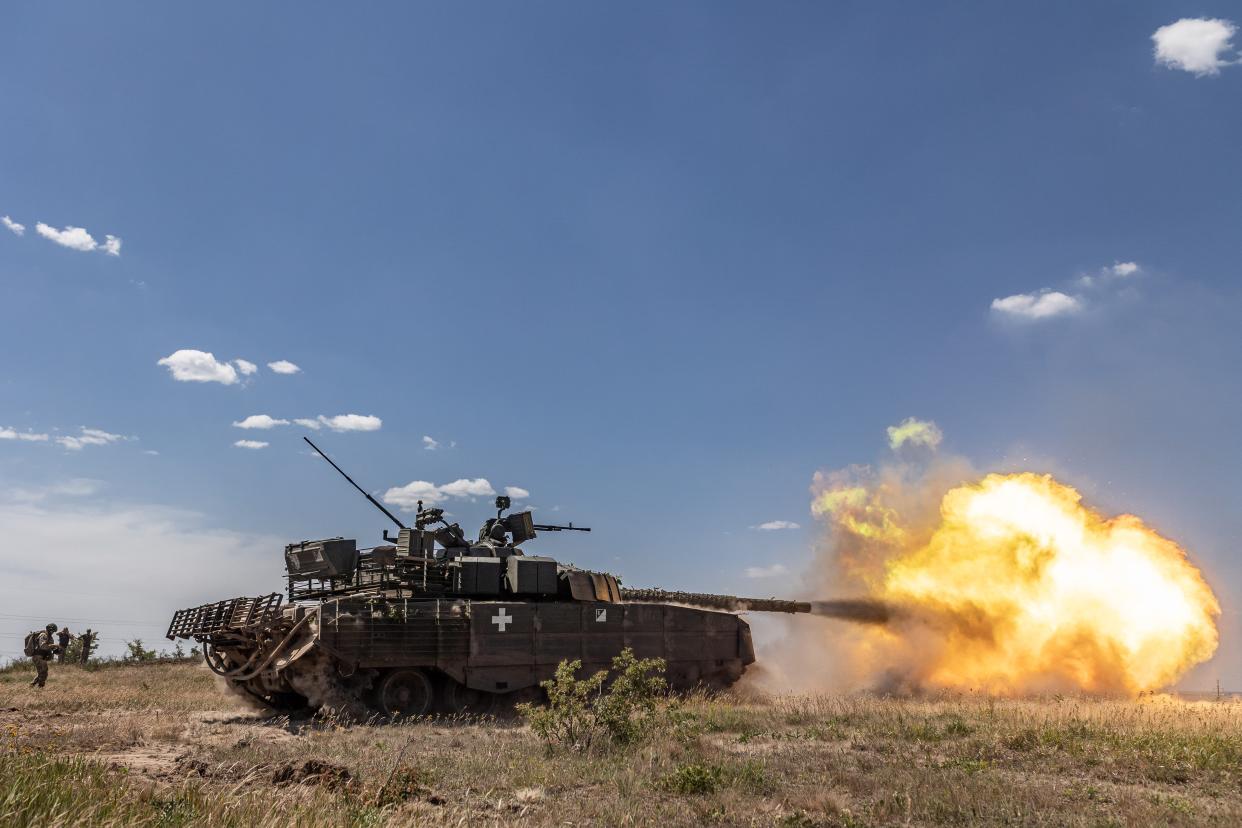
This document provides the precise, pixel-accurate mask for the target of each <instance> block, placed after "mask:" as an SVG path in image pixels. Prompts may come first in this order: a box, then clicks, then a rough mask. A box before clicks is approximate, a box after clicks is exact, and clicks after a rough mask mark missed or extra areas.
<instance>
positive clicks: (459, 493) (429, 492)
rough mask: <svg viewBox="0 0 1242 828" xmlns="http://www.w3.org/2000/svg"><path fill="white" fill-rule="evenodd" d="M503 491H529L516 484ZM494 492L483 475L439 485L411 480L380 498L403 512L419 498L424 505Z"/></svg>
mask: <svg viewBox="0 0 1242 828" xmlns="http://www.w3.org/2000/svg"><path fill="white" fill-rule="evenodd" d="M505 491H506V492H508V493H509V496H510V497H512V498H515V499H520V498H522V497H529V496H530V492H527V491H526V490H525V489H521V488H518V487H517V486H510V487H508V488H507V489H506V490H505ZM515 492H521V493H522V494H521V495H518V494H515ZM494 494H496V490H495V489H493V488H492V484H491V483H489V482H488V481H487V479H486V478H483V477H479V478H475V479H473V480H469V479H466V478H462V479H460V480H454V481H453V482H452V483H445V484H443V485H440V486H437V485H436V484H435V483H430V482H428V481H426V480H412V481H410V482H409V483H406V484H405V485H404V486H394V487H393V488H391V489H389V490H388V491H386V492H384V495H383V498H382V500H383V501H384V502H385V503H391V504H393V505H394V506H397V507H399V508H400V509H401V510H402V511H404V512H412V511H414V510H415V509H416V508H418V501H420V500H421V501H422V502H423V503H424V504H425V505H429V504H434V503H442V502H444V501H445V500H447V499H449V498H450V497H457V498H467V497H491V496H492V495H494Z"/></svg>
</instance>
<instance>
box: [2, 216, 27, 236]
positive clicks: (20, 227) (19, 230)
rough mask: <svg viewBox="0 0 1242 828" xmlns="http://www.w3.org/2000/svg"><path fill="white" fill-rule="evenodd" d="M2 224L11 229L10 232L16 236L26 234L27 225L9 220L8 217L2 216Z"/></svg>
mask: <svg viewBox="0 0 1242 828" xmlns="http://www.w3.org/2000/svg"><path fill="white" fill-rule="evenodd" d="M0 224H3V225H4V226H5V227H7V228H9V229H10V230H12V231H13V233H14V234H16V235H18V236H20V235H22V234H24V233H25V232H26V225H24V224H18V223H17V222H15V221H13V219H11V218H9V217H8V216H0Z"/></svg>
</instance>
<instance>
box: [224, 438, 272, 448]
mask: <svg viewBox="0 0 1242 828" xmlns="http://www.w3.org/2000/svg"><path fill="white" fill-rule="evenodd" d="M233 445H235V446H237V447H238V448H244V449H262V448H267V447H268V446H269V445H271V444H270V443H265V442H263V441H262V440H238V441H237V442H236V443H234V444H233Z"/></svg>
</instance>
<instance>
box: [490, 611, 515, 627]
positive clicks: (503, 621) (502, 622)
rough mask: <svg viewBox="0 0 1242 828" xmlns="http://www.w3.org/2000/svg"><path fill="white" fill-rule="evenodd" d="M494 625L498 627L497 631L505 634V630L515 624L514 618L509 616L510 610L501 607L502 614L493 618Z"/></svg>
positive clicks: (499, 613)
mask: <svg viewBox="0 0 1242 828" xmlns="http://www.w3.org/2000/svg"><path fill="white" fill-rule="evenodd" d="M492 623H493V624H495V625H496V629H498V630H500V631H501V632H504V631H505V628H506V627H508V626H509V625H510V624H512V623H513V616H512V615H510V614H509V612H508V610H506V609H505V608H504V607H501V608H500V612H498V613H496V614H495V615H493V616H492Z"/></svg>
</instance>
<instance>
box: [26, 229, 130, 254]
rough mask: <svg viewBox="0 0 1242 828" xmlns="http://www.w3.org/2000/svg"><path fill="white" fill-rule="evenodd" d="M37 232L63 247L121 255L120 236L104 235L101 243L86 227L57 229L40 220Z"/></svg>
mask: <svg viewBox="0 0 1242 828" xmlns="http://www.w3.org/2000/svg"><path fill="white" fill-rule="evenodd" d="M9 229H12V228H9ZM23 229H24V228H23ZM35 232H37V233H38V234H39V235H40V236H42V237H43V238H45V239H49V240H51V241H54V242H56V243H57V244H59V245H60V246H61V247H68V248H69V249H70V250H80V251H82V252H83V253H89V252H91V251H92V250H102V251H103V252H104V253H107V254H108V255H109V256H119V255H121V240H120V239H119V238H117V237H116V236H104V243H103V244H102V245H100V243H99V242H97V241H95V237H94V236H92V235H91V234H90V233H88V232H86V228H84V227H73V226H71V225H66V226H65V229H64V230H57V229H56V228H55V227H53V226H52V225H50V224H44V223H43V222H41V221H39V222H35Z"/></svg>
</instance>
